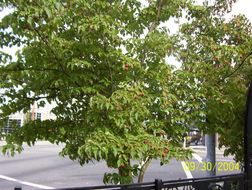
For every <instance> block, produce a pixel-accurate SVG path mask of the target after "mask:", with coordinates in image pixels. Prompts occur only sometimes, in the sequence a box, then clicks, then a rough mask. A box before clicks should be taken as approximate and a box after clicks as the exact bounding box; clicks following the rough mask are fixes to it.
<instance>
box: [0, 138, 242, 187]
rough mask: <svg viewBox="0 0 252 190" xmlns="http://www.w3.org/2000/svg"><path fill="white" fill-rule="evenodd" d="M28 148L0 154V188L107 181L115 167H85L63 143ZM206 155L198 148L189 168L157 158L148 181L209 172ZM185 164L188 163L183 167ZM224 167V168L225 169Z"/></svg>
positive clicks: (172, 161) (88, 165) (226, 159)
mask: <svg viewBox="0 0 252 190" xmlns="http://www.w3.org/2000/svg"><path fill="white" fill-rule="evenodd" d="M24 148H25V150H24V151H23V152H22V154H20V155H16V156H15V157H8V156H3V155H2V154H0V189H1V190H12V189H14V187H15V186H22V189H23V190H31V189H38V188H42V189H53V188H59V187H74V186H92V185H103V183H102V179H103V174H104V173H105V172H109V171H113V170H112V169H109V168H107V166H106V164H105V163H104V162H99V163H89V164H87V165H85V166H83V167H81V166H80V165H79V164H78V163H77V162H73V161H71V160H69V159H67V158H62V157H59V156H58V153H59V151H60V150H61V148H62V146H56V145H51V144H49V143H47V142H40V143H39V144H37V145H36V146H34V147H28V146H25V147H24ZM204 155H205V152H204V150H202V149H200V150H196V153H195V154H194V157H193V159H192V160H190V161H189V162H190V163H192V162H194V163H195V165H196V166H198V168H195V169H194V170H193V171H186V167H185V162H184V163H181V162H178V161H176V160H171V162H170V163H169V164H168V165H165V166H162V167H161V166H160V165H159V162H158V161H157V160H154V161H153V162H152V163H151V165H150V167H149V168H148V170H147V173H146V175H145V178H144V181H146V182H147V181H154V179H155V178H161V179H163V180H176V179H185V178H191V177H202V176H204V175H205V172H202V171H200V170H201V169H202V167H203V164H199V163H200V162H199V161H200V159H202V158H203V157H204ZM217 161H222V162H228V163H229V162H232V158H231V157H228V158H223V156H222V155H221V154H220V153H219V154H217ZM183 164H184V167H183ZM222 170H224V169H222ZM237 172H239V171H226V172H225V171H220V172H217V174H218V175H219V174H227V173H237Z"/></svg>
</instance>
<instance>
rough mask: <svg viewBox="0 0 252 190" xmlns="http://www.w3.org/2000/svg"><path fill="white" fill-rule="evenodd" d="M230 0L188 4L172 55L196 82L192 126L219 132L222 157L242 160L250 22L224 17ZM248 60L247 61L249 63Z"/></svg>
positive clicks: (248, 73)
mask: <svg viewBox="0 0 252 190" xmlns="http://www.w3.org/2000/svg"><path fill="white" fill-rule="evenodd" d="M233 2H234V1H230V2H226V1H216V2H214V3H212V4H211V3H209V2H207V1H206V2H205V4H204V5H202V6H200V5H198V6H190V7H188V10H187V18H188V22H186V23H184V24H183V25H182V26H181V28H180V35H179V36H180V42H183V44H182V43H180V45H179V47H180V48H177V57H178V58H179V60H180V61H181V62H182V63H183V66H182V69H183V71H184V72H185V73H188V75H189V76H190V77H191V78H192V81H193V80H194V81H195V85H197V86H198V87H197V89H198V91H197V93H200V96H197V94H196V95H195V98H196V99H197V100H196V101H197V102H201V103H202V104H201V106H200V107H201V111H202V112H201V117H198V119H197V121H195V122H197V124H198V125H199V126H201V128H202V129H203V130H204V131H205V132H208V133H216V132H218V133H219V134H220V139H219V140H220V144H219V145H220V146H223V145H224V146H225V147H227V149H226V150H225V155H228V154H232V155H235V158H236V160H237V161H243V128H244V125H245V124H244V120H245V119H244V118H245V109H246V106H245V102H246V94H247V93H246V91H247V89H248V85H249V83H250V81H251V79H252V78H251V57H249V55H251V52H252V49H251V47H252V33H251V29H252V27H251V23H250V22H249V20H248V19H247V18H246V17H245V16H244V15H236V16H232V17H231V18H229V19H227V13H228V12H229V11H230V10H231V7H232V3H233ZM249 58H250V59H249Z"/></svg>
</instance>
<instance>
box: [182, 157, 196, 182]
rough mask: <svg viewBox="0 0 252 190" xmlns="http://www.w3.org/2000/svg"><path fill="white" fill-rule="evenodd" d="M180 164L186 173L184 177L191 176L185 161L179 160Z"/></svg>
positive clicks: (189, 177)
mask: <svg viewBox="0 0 252 190" xmlns="http://www.w3.org/2000/svg"><path fill="white" fill-rule="evenodd" d="M181 165H182V167H183V169H184V172H185V174H186V177H187V178H188V179H191V178H193V176H192V173H191V172H190V170H189V168H188V167H187V165H186V163H185V162H184V161H182V162H181Z"/></svg>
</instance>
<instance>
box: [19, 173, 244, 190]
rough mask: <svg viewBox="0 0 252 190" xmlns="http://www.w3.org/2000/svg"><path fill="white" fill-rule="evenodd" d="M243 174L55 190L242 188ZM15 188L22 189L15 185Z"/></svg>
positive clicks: (216, 189) (242, 189) (210, 189)
mask: <svg viewBox="0 0 252 190" xmlns="http://www.w3.org/2000/svg"><path fill="white" fill-rule="evenodd" d="M245 185H246V183H245V174H244V173H240V174H233V175H223V176H214V177H207V178H193V179H182V180H172V181H162V180H161V179H156V180H155V182H148V183H136V184H130V185H103V186H90V187H71V188H59V189H56V190H99V189H103V190H105V189H107V190H122V189H123V190H126V189H131V190H244V189H245ZM15 190H22V188H21V187H16V188H15Z"/></svg>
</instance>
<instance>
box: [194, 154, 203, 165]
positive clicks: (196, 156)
mask: <svg viewBox="0 0 252 190" xmlns="http://www.w3.org/2000/svg"><path fill="white" fill-rule="evenodd" d="M192 155H193V157H194V158H195V159H196V160H197V161H198V162H200V163H202V158H201V157H200V156H199V155H198V154H195V153H192Z"/></svg>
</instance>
